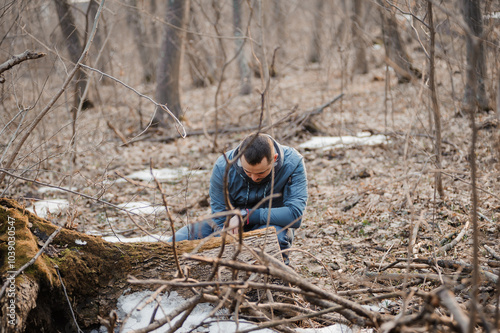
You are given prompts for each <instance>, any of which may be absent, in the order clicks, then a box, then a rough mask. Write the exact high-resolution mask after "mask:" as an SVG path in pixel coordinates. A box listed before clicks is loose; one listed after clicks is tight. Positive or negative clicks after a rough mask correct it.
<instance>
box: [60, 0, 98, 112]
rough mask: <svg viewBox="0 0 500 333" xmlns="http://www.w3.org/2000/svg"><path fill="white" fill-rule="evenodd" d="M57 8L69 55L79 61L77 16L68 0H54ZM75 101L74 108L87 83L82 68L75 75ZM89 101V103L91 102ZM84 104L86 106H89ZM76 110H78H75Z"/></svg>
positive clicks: (73, 60) (80, 48) (73, 59)
mask: <svg viewBox="0 0 500 333" xmlns="http://www.w3.org/2000/svg"><path fill="white" fill-rule="evenodd" d="M54 3H55V5H56V10H57V16H58V17H59V26H60V27H61V31H62V34H63V37H64V38H65V44H66V48H67V50H68V53H69V57H70V59H71V61H72V62H73V63H75V64H76V63H77V62H78V59H79V58H80V55H81V54H82V50H83V47H82V42H81V41H80V37H79V36H78V29H77V28H76V23H75V18H74V17H73V14H72V12H71V6H70V5H69V4H68V1H67V0H54ZM75 81H76V85H75V103H74V109H76V108H77V107H78V105H79V104H80V99H81V97H82V95H83V92H84V90H85V86H86V85H87V79H86V76H85V74H84V72H83V71H81V70H80V69H79V70H78V72H77V73H76V75H75ZM89 103H90V102H88V103H87V104H89ZM87 104H84V108H86V107H87ZM75 111H76V110H75Z"/></svg>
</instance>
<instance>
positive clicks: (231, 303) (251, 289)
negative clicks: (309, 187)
mask: <svg viewBox="0 0 500 333" xmlns="http://www.w3.org/2000/svg"><path fill="white" fill-rule="evenodd" d="M11 224H12V225H13V226H15V229H16V236H15V237H16V239H15V242H16V244H17V245H16V248H15V251H16V261H17V262H16V265H20V264H22V267H20V268H18V270H17V271H16V272H9V269H8V262H7V260H8V255H7V254H8V252H9V251H10V250H9V238H8V237H9V236H8V235H9V233H8V232H7V230H9V226H11ZM0 231H1V233H0V257H1V258H2V260H3V262H2V272H1V273H2V285H3V288H2V292H1V295H0V296H1V299H0V303H1V304H0V305H1V313H2V320H1V321H0V324H1V328H2V331H4V332H22V331H33V330H34V329H35V330H37V331H42V330H54V329H60V330H64V329H66V328H67V327H66V328H65V327H64V326H61V325H67V323H68V322H71V321H74V325H73V329H75V330H79V329H80V327H81V328H85V329H88V328H91V327H95V325H100V324H103V325H106V326H107V327H108V330H109V332H113V331H114V330H115V329H116V328H118V327H117V326H118V325H121V323H120V322H119V321H118V320H117V317H116V313H115V312H114V310H115V309H116V305H117V298H118V297H119V296H121V295H123V294H124V293H125V292H126V291H127V290H129V291H140V290H155V292H154V293H153V294H152V296H151V297H152V299H151V301H156V300H155V299H154V298H155V297H158V296H160V295H162V294H164V293H166V292H169V291H173V290H175V291H178V293H179V294H181V295H183V296H184V297H186V298H187V299H186V301H185V302H183V303H182V304H179V305H178V307H177V308H176V309H175V310H173V311H172V312H170V313H169V314H167V315H164V316H163V317H161V318H157V319H155V320H154V321H152V322H151V323H150V325H149V326H147V327H145V328H143V329H139V330H136V331H135V332H150V331H153V330H155V329H157V328H161V330H162V332H175V331H176V330H177V329H178V328H179V327H180V326H181V325H182V324H183V322H184V321H185V320H186V318H187V317H188V315H189V314H190V313H191V312H192V311H193V309H194V308H195V306H196V305H197V304H199V303H204V302H209V303H213V304H214V305H215V309H221V308H225V309H228V310H229V311H230V315H228V316H230V318H228V319H230V320H236V321H239V320H245V321H251V322H253V323H255V325H256V328H253V329H251V330H254V329H258V328H273V329H276V330H279V331H282V332H294V329H295V328H297V327H322V326H329V325H332V324H333V323H341V324H346V325H356V326H358V327H364V328H369V327H372V328H376V329H378V330H379V331H381V332H390V331H405V330H407V329H409V330H413V331H426V330H427V329H428V328H429V327H434V328H435V330H436V331H440V332H457V331H460V332H469V326H470V325H471V319H470V316H469V310H470V308H471V307H472V306H476V308H477V309H478V310H479V311H477V313H479V316H477V317H476V318H477V320H476V321H475V322H473V323H472V324H473V325H474V326H475V327H477V328H479V329H481V328H482V329H484V330H486V331H491V332H493V331H494V328H495V327H498V318H499V315H498V314H499V308H498V292H497V291H498V284H499V282H498V281H499V279H498V272H495V271H493V269H492V268H489V267H483V268H482V269H483V270H484V272H483V276H484V277H485V279H484V280H483V283H482V284H481V286H480V292H481V297H480V299H481V300H482V304H471V302H470V301H469V300H468V296H467V290H469V289H470V288H471V278H470V276H471V272H472V266H471V265H470V264H467V263H464V262H461V261H451V260H435V259H432V258H418V259H413V260H412V261H407V260H405V259H398V260H396V261H394V262H392V263H389V264H385V265H382V264H380V263H379V264H374V263H365V264H366V267H367V268H366V272H365V277H364V278H362V280H361V282H359V287H356V288H351V289H350V290H343V291H338V292H332V291H329V290H325V289H323V288H320V287H318V286H317V285H315V284H314V283H313V282H311V281H308V280H307V279H306V278H304V277H303V276H301V275H300V274H299V273H298V272H296V271H295V270H293V269H292V268H291V267H289V266H287V265H285V264H284V263H283V261H282V258H281V255H280V251H279V245H278V242H277V237H276V234H275V232H274V228H268V229H263V230H259V231H256V232H252V233H245V234H240V235H241V237H237V238H234V237H233V236H231V235H229V234H222V237H214V238H211V239H203V240H200V241H183V242H179V243H177V244H175V246H172V244H162V243H107V242H105V241H104V240H102V239H100V238H99V237H94V236H90V235H86V234H82V233H78V232H76V231H74V230H68V229H65V228H61V227H57V226H56V225H54V224H52V223H50V222H49V221H46V220H43V219H40V218H39V217H37V216H35V215H33V214H31V213H29V212H27V211H25V210H24V208H23V207H22V206H20V205H19V204H18V203H16V202H15V201H13V200H9V199H0ZM488 251H492V252H493V253H494V251H493V250H492V249H489V250H488ZM495 255H496V253H495ZM495 258H496V257H495ZM9 260H10V259H9ZM16 269H17V267H16ZM325 269H326V268H325ZM485 272H488V274H485ZM12 275H15V276H14V277H13V278H14V279H15V280H12V279H11V276H12ZM339 278H341V277H339ZM351 280H352V279H351ZM12 281H15V282H14V283H12ZM9 285H15V292H14V294H15V296H14V297H15V298H14V300H15V302H14V303H15V310H14V313H15V315H16V316H17V317H16V325H17V326H12V325H11V324H10V322H9V320H8V319H9V317H8V316H7V315H8V314H9V313H10V312H9V311H10V310H9V304H10V300H11V299H12V298H9V297H10V296H9V295H8V293H9V290H8V289H7V290H6V288H9ZM56 313H57V314H58V315H56ZM62 314H64V318H62V317H61V315H62ZM181 314H182V315H181ZM179 315H180V317H181V318H180V320H177V321H173V319H174V318H176V317H177V316H179ZM61 318H62V319H63V320H62V321H61ZM495 318H496V319H495ZM204 324H206V322H202V323H201V324H200V325H204ZM194 330H196V329H194Z"/></svg>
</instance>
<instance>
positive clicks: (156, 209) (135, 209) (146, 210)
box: [118, 201, 165, 215]
mask: <svg viewBox="0 0 500 333" xmlns="http://www.w3.org/2000/svg"><path fill="white" fill-rule="evenodd" d="M118 207H120V208H123V209H126V210H128V211H129V212H131V213H134V214H139V215H151V214H158V213H162V212H164V211H165V207H164V206H153V205H152V204H151V203H149V202H147V201H131V202H127V203H124V204H119V205H118Z"/></svg>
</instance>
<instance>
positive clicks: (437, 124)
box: [427, 1, 444, 199]
mask: <svg viewBox="0 0 500 333" xmlns="http://www.w3.org/2000/svg"><path fill="white" fill-rule="evenodd" d="M427 15H428V17H429V35H430V36H429V37H430V47H429V90H430V93H431V100H432V110H433V114H434V133H435V137H436V139H435V142H434V145H435V149H434V151H435V154H436V169H438V170H441V168H442V166H441V165H442V164H441V111H440V110H439V103H438V98H437V91H436V90H437V88H436V75H435V74H436V68H435V67H436V66H435V55H434V54H435V36H436V31H435V29H434V20H433V17H432V15H433V14H432V2H430V1H428V2H427ZM435 186H436V190H437V192H438V194H439V197H440V198H441V199H444V189H443V180H442V176H441V172H440V171H437V172H436V173H435Z"/></svg>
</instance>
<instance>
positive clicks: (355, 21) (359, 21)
mask: <svg viewBox="0 0 500 333" xmlns="http://www.w3.org/2000/svg"><path fill="white" fill-rule="evenodd" d="M362 13H363V2H362V0H354V1H353V2H352V19H351V24H352V28H351V30H352V38H353V43H354V50H355V54H354V63H353V72H354V73H355V74H366V73H368V62H367V61H366V46H365V45H364V43H363V17H362V16H363V14H362Z"/></svg>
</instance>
